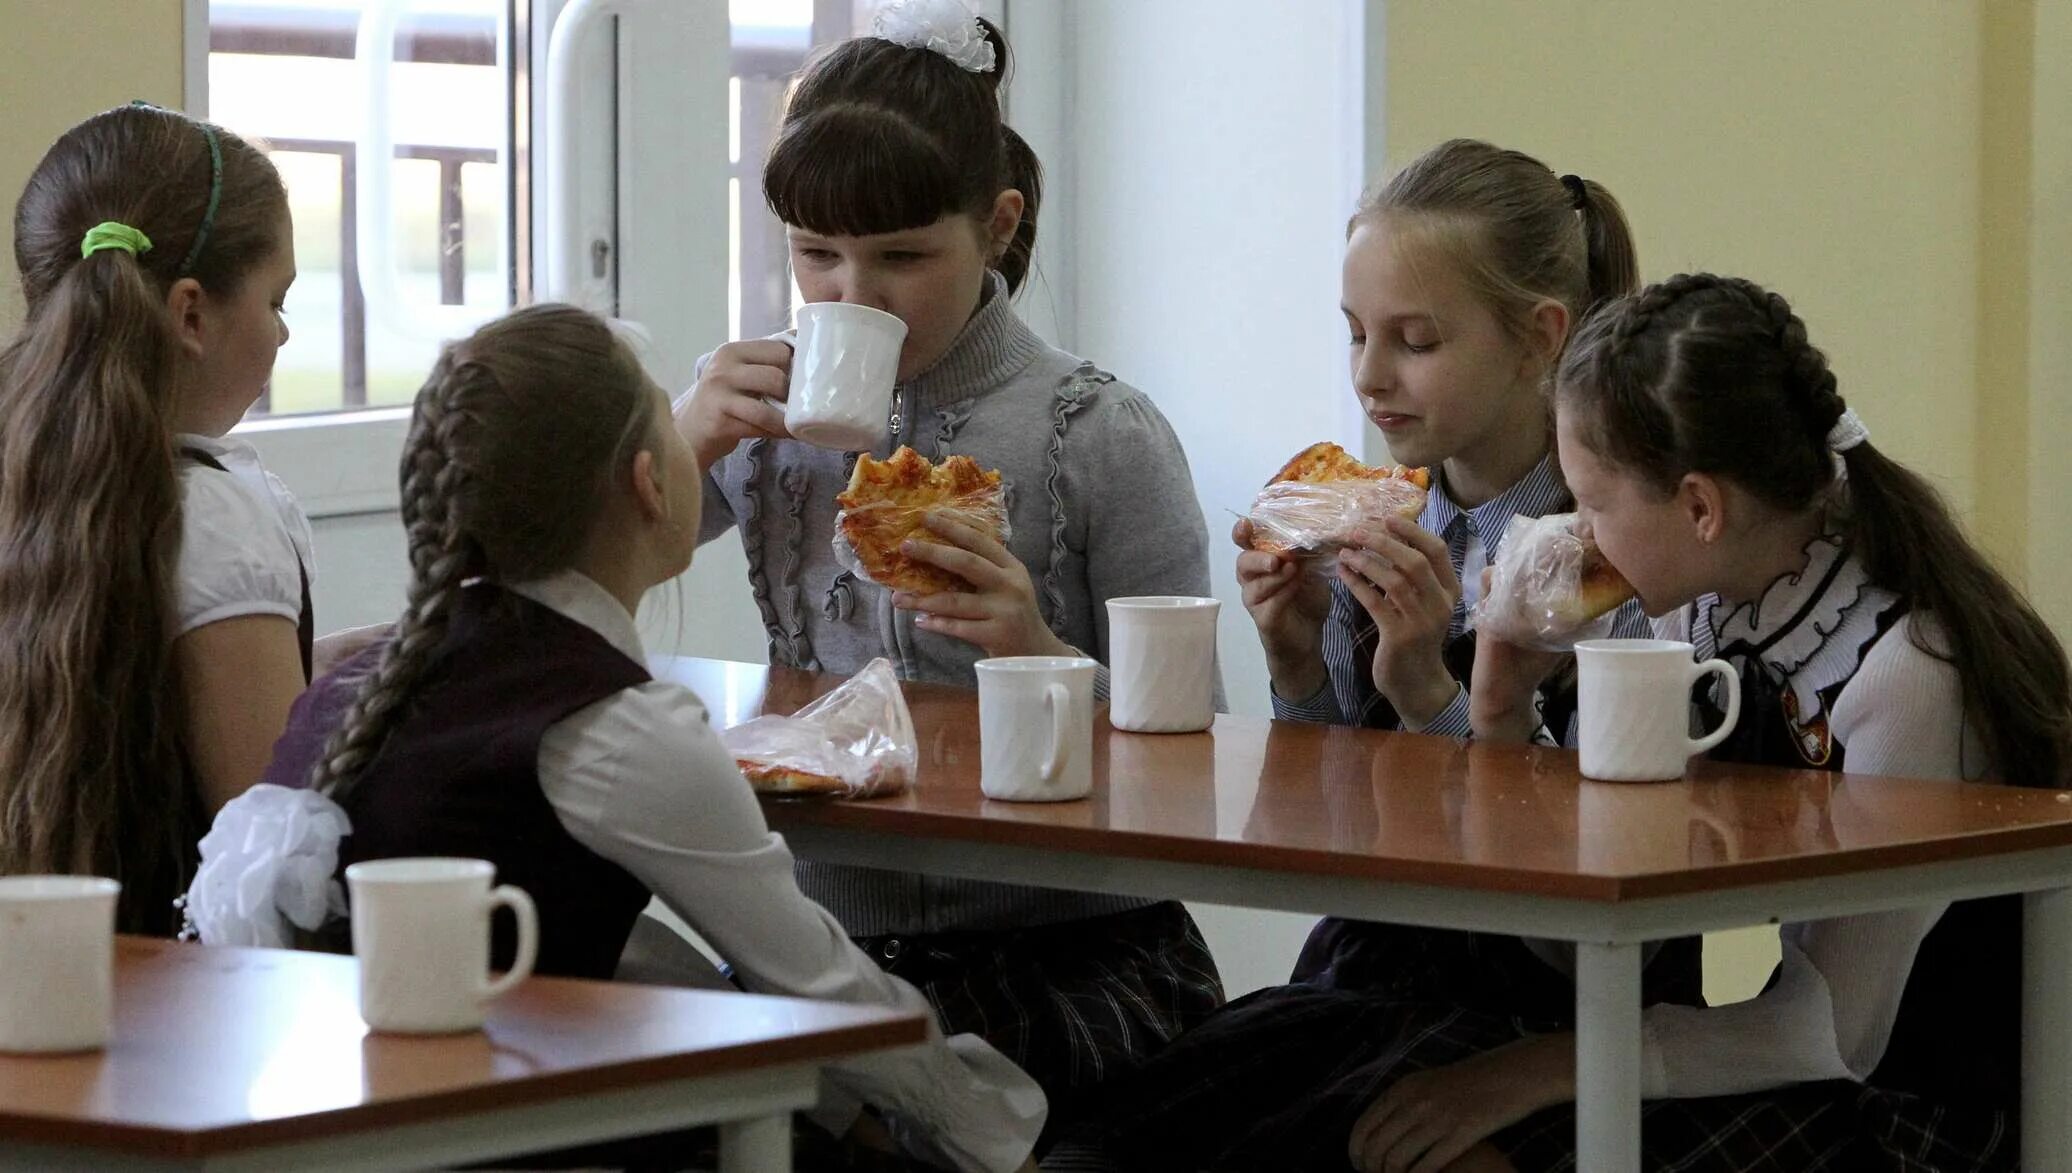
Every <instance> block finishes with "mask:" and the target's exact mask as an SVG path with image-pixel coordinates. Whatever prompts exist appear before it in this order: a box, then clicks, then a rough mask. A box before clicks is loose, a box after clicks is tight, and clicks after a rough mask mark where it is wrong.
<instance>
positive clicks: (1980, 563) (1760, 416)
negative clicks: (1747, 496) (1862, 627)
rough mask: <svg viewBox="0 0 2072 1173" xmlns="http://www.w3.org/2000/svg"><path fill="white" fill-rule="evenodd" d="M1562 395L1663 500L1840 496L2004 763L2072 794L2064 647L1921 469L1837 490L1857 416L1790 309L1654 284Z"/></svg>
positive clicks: (1600, 444) (1858, 537)
mask: <svg viewBox="0 0 2072 1173" xmlns="http://www.w3.org/2000/svg"><path fill="white" fill-rule="evenodd" d="M1556 395H1557V397H1558V400H1559V402H1560V404H1561V407H1562V409H1563V410H1564V411H1568V410H1573V411H1575V412H1576V417H1575V418H1576V419H1577V421H1578V424H1579V425H1580V427H1579V430H1580V433H1581V435H1582V437H1583V439H1584V442H1585V443H1587V444H1588V445H1589V446H1590V448H1591V450H1592V451H1594V452H1597V453H1599V454H1601V455H1602V456H1604V457H1605V458H1606V459H1608V460H1610V461H1612V462H1613V463H1615V464H1618V465H1621V466H1623V467H1626V468H1629V469H1632V470H1634V471H1636V472H1638V473H1640V474H1641V475H1642V476H1644V477H1645V478H1647V479H1648V480H1649V481H1650V482H1651V483H1653V484H1654V485H1655V486H1657V487H1658V488H1659V489H1661V490H1663V491H1665V492H1666V491H1669V490H1671V489H1672V488H1673V487H1674V486H1675V485H1676V484H1677V482H1678V481H1680V480H1681V479H1682V477H1683V476H1684V474H1685V473H1687V472H1693V471H1696V472H1705V473H1710V474H1712V475H1715V476H1720V477H1725V478H1726V479H1728V480H1731V481H1733V482H1734V483H1735V484H1737V485H1739V486H1741V487H1742V488H1743V489H1745V490H1747V491H1748V492H1749V493H1752V494H1754V495H1755V496H1756V497H1757V498H1759V499H1761V500H1763V501H1765V502H1768V503H1769V504H1771V505H1772V506H1773V507H1776V508H1778V509H1782V510H1788V511H1800V510H1805V509H1808V508H1812V507H1814V506H1817V505H1819V504H1820V503H1821V502H1822V501H1823V500H1826V499H1827V498H1828V497H1829V496H1830V495H1833V496H1836V497H1838V498H1839V502H1840V504H1841V506H1842V509H1841V511H1840V513H1841V520H1842V524H1843V526H1844V532H1845V533H1846V535H1847V537H1848V540H1849V542H1850V543H1851V546H1852V548H1853V549H1854V551H1855V554H1856V556H1857V557H1858V558H1860V559H1862V561H1863V564H1864V568H1865V570H1866V571H1867V572H1868V573H1869V575H1870V577H1871V580H1872V581H1874V582H1876V583H1878V584H1879V585H1880V586H1883V587H1885V588H1887V589H1889V590H1893V591H1896V592H1898V593H1899V594H1900V595H1902V596H1904V597H1905V598H1906V599H1907V600H1908V601H1909V603H1910V604H1911V606H1912V608H1913V609H1914V610H1915V611H1916V612H1919V613H1924V614H1926V615H1928V616H1930V617H1932V618H1933V620H1934V621H1935V625H1936V626H1937V627H1938V628H1940V630H1941V632H1942V640H1941V641H1930V640H1928V639H1927V637H1925V636H1924V635H1923V634H1922V629H1921V628H1918V627H1917V628H1915V629H1914V630H1915V635H1914V641H1915V644H1916V646H1918V647H1919V648H1920V649H1921V650H1922V651H1923V652H1926V653H1928V654H1929V655H1932V656H1935V657H1936V658H1938V659H1941V660H1944V661H1947V662H1948V663H1950V664H1952V665H1954V666H1955V667H1956V669H1957V673H1958V676H1959V678H1960V679H1961V680H1962V681H1963V682H1964V691H1965V709H1966V716H1967V718H1968V719H1969V721H1970V722H1971V724H1972V727H1973V728H1975V729H1976V730H1977V731H1978V732H1979V735H1980V737H1981V740H1982V741H1983V742H1984V744H1985V749H1986V752H1987V754H1988V755H1989V756H1990V758H1991V761H1992V765H1993V768H1994V769H1996V770H1997V771H1998V772H1999V773H2000V774H2001V775H2002V776H2003V777H2005V778H2006V779H2007V780H2008V781H2009V782H2013V783H2016V784H2018V785H2023V786H2046V787H2056V786H2064V785H2065V784H2066V782H2067V779H2066V772H2067V765H2068V760H2067V752H2068V749H2072V672H2068V669H2067V666H2066V660H2065V652H2064V649H2063V648H2062V647H2061V646H2060V645H2059V644H2058V641H2057V639H2056V637H2055V636H2053V635H2052V634H2051V632H2050V628H2049V627H2048V626H2047V625H2046V624H2045V623H2044V622H2043V619H2042V617H2041V616H2039V615H2038V614H2037V613H2036V610H2035V609H2034V608H2033V607H2031V606H2030V605H2029V602H2028V600H2027V599H2025V598H2023V597H2022V594H2021V592H2020V591H2017V590H2016V589H2015V588H2014V587H2013V585H2012V584H2010V583H2009V582H2008V581H2007V580H2006V579H2005V578H2004V577H2002V576H2001V574H2000V572H1999V571H1997V570H1995V569H1994V568H1993V566H1992V564H1991V563H1990V562H1988V561H1987V560H1986V558H1985V556H1984V555H1983V554H1981V553H1980V552H1979V551H1978V549H1977V547H1975V546H1973V545H1972V544H1971V541H1970V539H1968V538H1967V537H1966V536H1965V534H1964V531H1963V528H1962V527H1961V526H1959V525H1958V524H1957V520H1956V519H1955V518H1954V517H1953V516H1951V514H1950V510H1949V507H1948V506H1947V505H1945V504H1944V503H1943V500H1942V497H1941V495H1940V494H1938V493H1937V492H1936V491H1935V489H1934V487H1933V486H1931V485H1930V484H1929V483H1928V482H1927V481H1926V480H1925V479H1923V478H1922V477H1921V476H1920V474H1918V473H1915V472H1914V471H1912V470H1911V469H1908V468H1906V467H1905V466H1903V465H1901V464H1899V463H1898V462H1896V461H1894V460H1892V459H1891V458H1890V457H1888V456H1886V455H1885V454H1884V453H1882V452H1879V451H1878V450H1877V449H1876V448H1875V447H1873V446H1872V445H1871V444H1870V443H1869V442H1867V441H1866V442H1864V443H1860V444H1857V445H1855V446H1854V447H1851V448H1848V449H1847V450H1846V451H1845V452H1844V453H1843V455H1842V463H1843V466H1844V468H1845V469H1846V475H1845V476H1844V478H1843V483H1842V484H1840V485H1837V484H1836V475H1835V461H1834V459H1833V455H1834V454H1833V453H1832V452H1831V451H1830V449H1829V447H1828V436H1829V433H1830V431H1831V430H1832V429H1833V428H1834V426H1835V423H1836V421H1838V420H1839V419H1841V417H1842V413H1843V411H1844V410H1846V408H1847V404H1845V403H1844V402H1843V399H1842V396H1841V394H1840V392H1839V391H1838V390H1837V384H1836V380H1835V376H1834V373H1833V372H1832V371H1830V370H1829V369H1828V366H1827V356H1826V355H1824V354H1822V353H1821V351H1820V350H1819V349H1818V348H1817V347H1815V346H1814V345H1813V344H1812V342H1811V341H1810V340H1809V339H1808V338H1807V335H1806V326H1805V323H1804V322H1802V321H1800V320H1799V317H1798V315H1797V314H1795V313H1793V312H1792V309H1791V305H1790V304H1789V303H1788V302H1786V301H1785V299H1784V298H1783V297H1781V296H1779V295H1777V294H1775V293H1772V292H1770V291H1769V290H1766V289H1764V288H1762V287H1761V286H1759V285H1756V284H1755V283H1754V282H1751V281H1744V280H1741V279H1739V278H1734V277H1719V276H1715V275H1713V274H1710V273H1692V274H1684V275H1681V276H1677V277H1672V278H1670V279H1669V280H1668V281H1664V282H1662V283H1661V284H1658V285H1651V286H1649V287H1648V288H1647V289H1645V290H1643V291H1642V292H1641V293H1639V294H1638V295H1636V296H1633V297H1628V298H1623V299H1620V300H1618V301H1615V302H1612V303H1610V304H1608V305H1606V306H1605V307H1604V308H1603V309H1602V310H1600V311H1599V312H1598V313H1597V314H1595V315H1593V316H1592V317H1591V319H1590V320H1589V321H1588V322H1586V323H1585V324H1584V326H1583V328H1582V330H1581V331H1579V332H1578V334H1577V336H1576V338H1575V340H1574V341H1573V342H1572V343H1571V344H1570V346H1569V351H1568V354H1567V356H1566V357H1565V358H1564V360H1563V362H1562V365H1561V369H1560V372H1559V374H1558V376H1557V379H1556ZM1938 642H1939V643H1940V644H1941V645H1943V646H1938Z"/></svg>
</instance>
